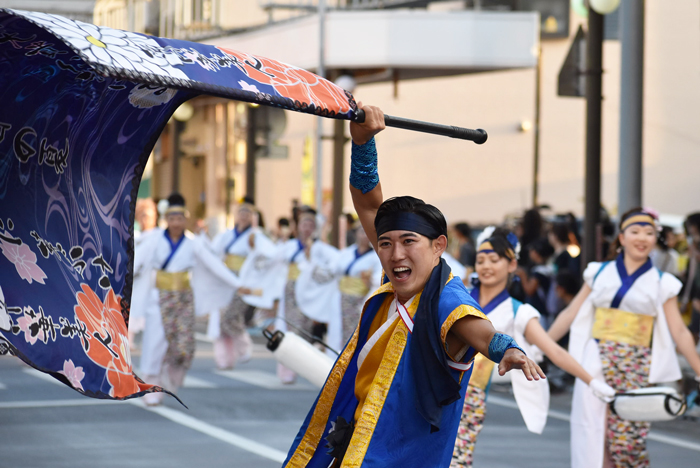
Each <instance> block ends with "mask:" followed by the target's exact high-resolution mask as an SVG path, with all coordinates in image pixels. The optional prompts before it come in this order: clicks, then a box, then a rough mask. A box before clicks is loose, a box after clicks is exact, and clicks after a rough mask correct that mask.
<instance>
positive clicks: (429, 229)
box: [376, 211, 445, 239]
mask: <svg viewBox="0 0 700 468" xmlns="http://www.w3.org/2000/svg"><path fill="white" fill-rule="evenodd" d="M376 228H377V237H379V236H381V235H382V234H384V233H386V232H389V231H411V232H415V233H417V234H421V235H423V236H425V237H427V238H428V239H437V238H438V237H440V236H442V235H445V233H443V232H440V231H438V230H437V229H435V227H434V226H433V225H432V224H430V223H429V222H428V221H427V220H426V219H425V218H424V217H422V216H421V215H419V214H416V213H408V212H405V211H399V212H396V213H391V214H387V215H384V216H382V218H381V219H380V220H379V222H378V223H377V225H376Z"/></svg>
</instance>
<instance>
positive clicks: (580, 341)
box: [549, 208, 700, 468]
mask: <svg viewBox="0 0 700 468" xmlns="http://www.w3.org/2000/svg"><path fill="white" fill-rule="evenodd" d="M656 236H657V221H656V219H655V217H654V216H653V215H652V214H651V213H650V212H648V211H645V210H642V209H641V208H636V209H634V210H631V211H629V212H627V213H625V214H624V215H623V216H622V218H621V222H620V234H619V235H618V238H617V240H616V247H618V250H619V251H620V253H619V254H618V255H617V257H616V258H615V259H614V261H610V262H605V263H598V262H592V263H590V264H589V265H588V267H587V268H586V271H585V272H584V280H585V284H584V285H583V287H582V288H581V290H580V291H579V293H578V294H577V295H576V297H575V298H574V300H573V301H572V302H571V304H570V305H569V306H568V307H567V308H566V309H564V311H563V312H562V313H560V314H559V316H558V317H557V319H556V320H555V321H554V323H553V324H552V326H551V328H550V330H549V335H550V336H551V337H552V338H553V339H555V340H558V339H560V338H561V337H562V336H564V334H565V333H566V332H567V331H568V330H569V329H570V330H571V333H570V337H569V351H570V353H571V354H572V355H573V356H574V357H575V358H576V359H577V360H579V362H581V364H582V365H583V367H584V368H585V369H586V370H587V371H588V372H589V373H590V374H592V375H593V376H594V377H595V378H597V379H605V381H606V382H607V383H608V384H609V385H610V386H612V387H613V388H615V390H616V391H618V392H624V391H629V390H634V389H637V388H642V387H648V386H650V385H652V384H655V383H661V382H671V381H675V380H678V379H680V378H681V372H680V368H679V365H678V358H677V356H676V349H678V351H679V352H680V353H681V354H682V355H683V356H684V357H685V358H686V359H687V361H688V363H689V364H690V366H691V367H692V369H693V370H694V371H695V374H696V375H698V376H700V356H698V354H697V352H696V351H695V345H694V342H693V338H692V335H691V334H690V331H689V330H688V328H687V327H686V326H685V324H684V323H683V320H682V318H681V315H680V312H679V310H678V302H677V295H678V292H679V291H680V288H681V283H680V281H678V280H677V279H676V278H675V277H673V276H672V275H670V274H668V273H663V272H661V271H659V270H658V269H656V268H654V267H653V266H652V263H651V260H650V259H649V254H650V253H651V251H652V250H653V248H654V246H655V244H656ZM696 379H699V380H700V377H696ZM650 426H651V423H649V422H644V421H627V420H623V419H621V418H619V417H618V416H617V415H615V414H614V413H612V412H610V411H609V410H608V408H607V405H605V404H604V403H602V402H600V401H599V400H597V399H596V398H594V397H593V396H592V395H591V393H590V391H589V389H588V388H587V387H586V386H585V385H582V383H581V382H580V381H579V380H577V381H576V384H575V385H574V397H573V403H572V409H571V466H572V467H573V468H584V467H585V468H601V467H602V466H604V464H605V466H614V467H616V468H622V467H647V466H649V454H648V453H647V449H646V438H647V436H648V434H649V428H650ZM669 462H670V460H669Z"/></svg>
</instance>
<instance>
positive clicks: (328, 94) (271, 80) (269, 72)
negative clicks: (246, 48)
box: [217, 47, 350, 114]
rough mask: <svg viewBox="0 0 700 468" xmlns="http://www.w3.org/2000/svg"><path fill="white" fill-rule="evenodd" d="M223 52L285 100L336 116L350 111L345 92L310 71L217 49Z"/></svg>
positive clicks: (220, 48) (263, 58)
mask: <svg viewBox="0 0 700 468" xmlns="http://www.w3.org/2000/svg"><path fill="white" fill-rule="evenodd" d="M217 48H218V49H219V50H220V51H222V52H223V53H225V54H227V55H230V56H232V57H235V58H236V59H237V62H238V63H239V65H240V66H242V67H243V68H244V71H245V72H246V73H247V74H248V76H249V77H250V79H251V81H253V83H249V84H251V85H254V84H255V82H258V83H262V84H266V85H270V86H272V87H273V88H275V90H277V92H278V93H280V94H281V95H282V96H284V97H288V98H290V99H292V100H295V101H299V102H301V103H306V104H309V105H310V104H314V105H315V106H317V107H320V108H327V109H328V110H329V111H332V112H335V113H336V114H344V113H347V112H349V111H350V104H349V102H348V96H347V94H346V93H345V91H344V90H343V89H342V88H340V87H339V86H336V85H335V84H333V83H331V82H330V81H327V80H324V79H322V78H320V77H319V76H318V75H315V74H313V73H311V72H309V71H306V70H304V69H301V68H297V67H293V66H291V65H287V64H284V63H282V62H278V61H276V60H272V59H268V58H265V57H256V56H254V55H249V54H244V53H242V52H237V51H235V50H231V49H226V48H224V47H217Z"/></svg>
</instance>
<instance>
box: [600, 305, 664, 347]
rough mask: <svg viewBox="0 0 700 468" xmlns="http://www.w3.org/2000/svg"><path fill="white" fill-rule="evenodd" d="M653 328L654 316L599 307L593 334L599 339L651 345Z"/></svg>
mask: <svg viewBox="0 0 700 468" xmlns="http://www.w3.org/2000/svg"><path fill="white" fill-rule="evenodd" d="M653 329H654V317H652V316H650V315H642V314H635V313H634V312H627V311H624V310H620V309H607V308H602V307H598V308H597V309H596V310H595V322H594V323H593V331H592V333H591V334H592V336H593V338H595V339H597V340H606V341H615V342H618V343H627V344H631V345H637V346H650V345H651V333H652V331H653Z"/></svg>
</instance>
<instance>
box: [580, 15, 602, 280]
mask: <svg viewBox="0 0 700 468" xmlns="http://www.w3.org/2000/svg"><path fill="white" fill-rule="evenodd" d="M586 74H587V78H586V189H585V198H586V206H585V218H584V222H583V228H584V239H583V261H582V262H581V265H582V266H583V267H585V265H587V264H588V263H589V262H593V261H596V260H599V259H600V258H599V257H601V256H602V255H601V254H602V253H601V252H599V248H598V247H599V245H600V242H599V237H600V233H599V225H600V142H601V113H602V101H603V94H602V88H603V84H602V77H603V15H601V14H599V13H596V11H595V10H593V9H592V8H591V7H590V6H589V7H588V42H587V44H586Z"/></svg>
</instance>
